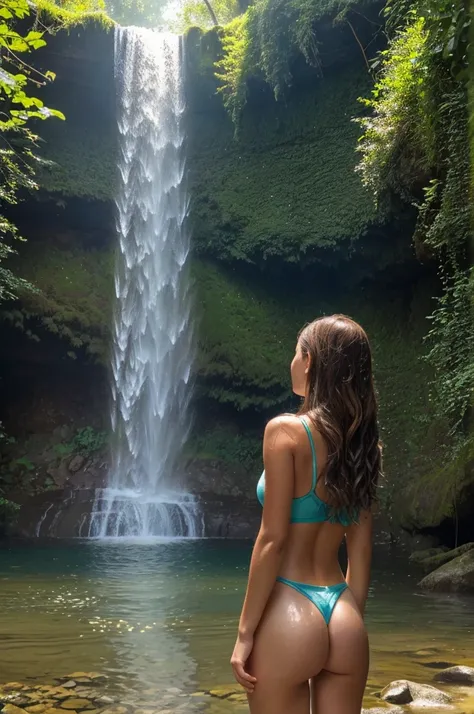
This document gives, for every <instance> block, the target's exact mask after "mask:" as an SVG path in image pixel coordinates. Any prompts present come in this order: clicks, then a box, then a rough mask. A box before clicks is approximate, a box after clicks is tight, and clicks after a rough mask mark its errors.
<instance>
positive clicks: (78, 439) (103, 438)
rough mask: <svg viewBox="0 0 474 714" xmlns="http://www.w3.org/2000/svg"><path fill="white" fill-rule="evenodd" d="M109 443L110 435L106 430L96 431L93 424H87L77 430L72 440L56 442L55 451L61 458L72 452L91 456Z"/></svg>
mask: <svg viewBox="0 0 474 714" xmlns="http://www.w3.org/2000/svg"><path fill="white" fill-rule="evenodd" d="M107 443H108V435H107V433H106V432H105V431H96V430H95V429H94V427H92V426H85V427H83V428H81V429H78V430H77V431H76V433H75V434H74V436H73V438H72V439H71V441H69V442H67V443H60V444H54V446H53V451H54V453H55V454H56V456H57V457H58V458H60V459H63V458H65V457H66V456H70V455H71V454H81V456H86V457H89V456H92V454H95V453H96V452H97V451H100V450H101V449H103V448H104V447H105V446H106V445H107Z"/></svg>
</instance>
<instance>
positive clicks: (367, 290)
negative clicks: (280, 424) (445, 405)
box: [194, 262, 447, 517]
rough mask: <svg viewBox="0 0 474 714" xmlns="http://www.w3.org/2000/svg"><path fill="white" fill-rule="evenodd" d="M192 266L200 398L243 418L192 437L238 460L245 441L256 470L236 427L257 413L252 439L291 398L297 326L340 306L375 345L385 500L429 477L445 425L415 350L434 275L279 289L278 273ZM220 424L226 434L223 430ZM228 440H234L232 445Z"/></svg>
mask: <svg viewBox="0 0 474 714" xmlns="http://www.w3.org/2000/svg"><path fill="white" fill-rule="evenodd" d="M194 274H195V279H196V283H197V285H196V288H197V294H198V297H199V299H198V304H199V305H200V307H201V315H200V319H201V323H200V332H199V335H200V340H199V382H198V386H199V390H200V394H201V398H202V399H205V400H206V401H207V402H209V401H212V402H218V403H219V404H221V405H222V408H223V413H224V414H226V415H227V419H228V418H229V416H228V415H229V414H230V413H232V412H233V414H234V421H237V422H238V423H240V424H241V430H240V433H239V431H238V430H237V431H235V430H234V434H232V430H230V431H229V426H228V423H227V421H226V419H223V425H222V427H221V428H220V427H219V426H216V425H209V426H208V431H207V435H208V443H206V439H203V438H202V437H201V439H200V441H199V449H200V451H201V452H202V455H205V453H206V452H207V454H208V456H209V458H212V457H214V458H215V457H217V456H220V457H223V456H225V446H224V445H225V442H226V439H227V441H228V442H230V446H229V447H228V452H229V457H230V459H234V460H242V459H243V458H244V456H243V453H242V451H243V450H244V449H245V448H246V449H247V453H248V454H250V453H253V454H254V456H255V458H256V463H255V465H254V468H255V469H258V465H259V464H258V460H259V458H260V452H259V449H258V448H255V446H254V445H252V444H251V443H247V444H244V443H243V440H242V436H243V433H242V432H244V433H245V431H246V430H247V429H248V427H249V426H252V425H255V423H256V422H255V419H254V418H253V417H252V415H253V414H255V412H258V413H260V415H261V416H260V420H259V427H258V428H255V432H254V433H255V438H256V439H257V438H259V437H261V434H262V431H263V426H264V424H265V421H266V419H267V418H268V417H270V416H272V415H274V414H277V413H279V412H281V411H284V410H285V409H287V408H294V407H295V406H296V405H297V403H298V402H295V401H294V398H293V397H292V395H291V390H290V376H289V364H290V362H291V359H292V356H293V353H294V348H295V343H296V336H297V333H298V330H299V329H300V328H301V327H302V325H304V324H305V323H306V322H308V321H310V320H312V319H314V318H315V317H317V316H320V315H323V314H331V313H334V312H342V313H345V314H349V315H350V316H351V317H353V318H354V319H356V320H358V321H359V322H360V323H361V324H362V325H363V326H364V328H365V329H366V330H367V332H368V334H369V336H370V339H371V342H372V345H373V351H374V362H375V374H376V382H377V387H378V390H379V395H380V396H379V401H380V420H381V427H382V440H383V443H384V451H385V468H386V472H387V480H386V483H385V484H383V485H384V488H383V489H382V491H381V494H382V500H383V502H384V505H385V506H386V507H391V506H392V504H393V503H394V502H395V500H396V495H397V494H400V493H402V492H403V491H404V489H405V487H406V486H408V485H411V484H412V482H413V481H414V482H417V481H418V480H419V479H420V478H422V477H423V478H429V474H431V473H432V472H433V470H434V469H436V468H437V466H438V461H437V459H438V458H439V455H440V450H441V446H442V444H443V442H444V441H445V440H446V432H447V427H446V425H445V424H444V423H441V422H440V421H439V420H437V419H436V418H435V417H434V414H433V409H432V407H431V404H430V399H429V382H430V378H431V375H430V371H429V369H428V367H427V365H426V363H425V362H424V361H423V360H422V359H421V356H422V354H423V337H424V335H425V334H426V330H427V321H426V318H425V315H426V314H427V312H428V309H429V304H430V300H431V295H432V294H433V292H434V291H435V290H436V288H437V285H436V281H435V279H434V278H432V277H430V276H429V275H428V274H427V275H425V276H424V277H423V278H421V279H420V280H418V281H417V282H416V283H414V284H407V285H405V286H404V288H403V289H401V288H400V286H399V285H397V284H396V283H389V282H382V281H379V282H374V281H367V282H365V283H362V284H360V285H359V286H358V287H356V288H352V289H350V290H347V288H346V287H345V285H344V284H343V283H342V284H337V282H333V283H332V286H331V287H330V286H329V285H323V286H321V287H320V288H319V289H318V287H317V284H316V280H315V281H314V283H311V281H310V280H309V276H306V277H305V278H303V279H302V280H301V281H300V283H299V284H295V283H293V285H292V286H291V289H290V286H288V287H287V289H286V291H285V293H284V294H283V293H282V290H281V283H280V282H279V281H278V280H275V281H273V282H271V281H266V283H265V284H262V281H261V279H260V280H259V279H258V278H257V279H255V276H254V279H253V280H252V281H251V280H250V277H249V275H246V276H245V277H243V276H239V275H238V274H236V273H235V272H231V271H229V270H228V269H227V268H223V267H220V266H218V265H216V264H214V263H206V262H199V263H196V264H195V270H194ZM314 277H315V276H314ZM220 430H222V432H223V434H226V435H227V436H226V437H225V438H223V439H220V436H219V431H220ZM232 439H235V443H234V442H232ZM236 443H237V444H238V447H239V448H238V449H234V448H233V447H234V446H235V444H236ZM254 477H255V473H254V474H252V475H251V476H250V478H251V479H252V478H254ZM398 505H400V504H398ZM399 515H400V514H399ZM438 517H439V514H438Z"/></svg>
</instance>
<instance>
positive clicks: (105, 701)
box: [95, 694, 117, 706]
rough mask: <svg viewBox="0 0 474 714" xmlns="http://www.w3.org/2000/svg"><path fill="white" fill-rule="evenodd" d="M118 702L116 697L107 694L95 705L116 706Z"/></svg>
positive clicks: (98, 698)
mask: <svg viewBox="0 0 474 714" xmlns="http://www.w3.org/2000/svg"><path fill="white" fill-rule="evenodd" d="M116 701H117V700H116V699H115V698H114V697H109V696H107V695H105V694H103V695H102V696H100V697H97V699H95V703H96V704H101V705H102V706H109V705H110V704H115V702H116Z"/></svg>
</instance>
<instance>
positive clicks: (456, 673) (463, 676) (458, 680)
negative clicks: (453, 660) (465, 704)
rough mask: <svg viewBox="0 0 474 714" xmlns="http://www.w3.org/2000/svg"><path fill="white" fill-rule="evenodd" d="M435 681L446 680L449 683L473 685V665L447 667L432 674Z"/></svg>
mask: <svg viewBox="0 0 474 714" xmlns="http://www.w3.org/2000/svg"><path fill="white" fill-rule="evenodd" d="M434 679H435V681H436V682H447V683H449V684H451V683H452V684H468V685H471V686H474V667H464V666H462V665H459V666H454V667H448V669H444V670H443V671H442V672H438V674H436V675H435V676H434Z"/></svg>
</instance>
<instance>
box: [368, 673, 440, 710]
mask: <svg viewBox="0 0 474 714" xmlns="http://www.w3.org/2000/svg"><path fill="white" fill-rule="evenodd" d="M380 696H381V698H382V699H383V700H384V702H390V703H391V704H411V705H412V706H425V705H426V704H428V703H429V704H437V705H440V704H441V705H443V704H448V703H449V702H450V701H451V696H450V695H449V694H446V692H442V691H441V690H440V689H436V687H432V686H430V685H429V684H418V683H417V682H410V681H409V680H408V679H398V680H396V681H395V682H391V683H390V684H389V685H388V686H387V687H385V689H383V690H382V692H381V695H380Z"/></svg>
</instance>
